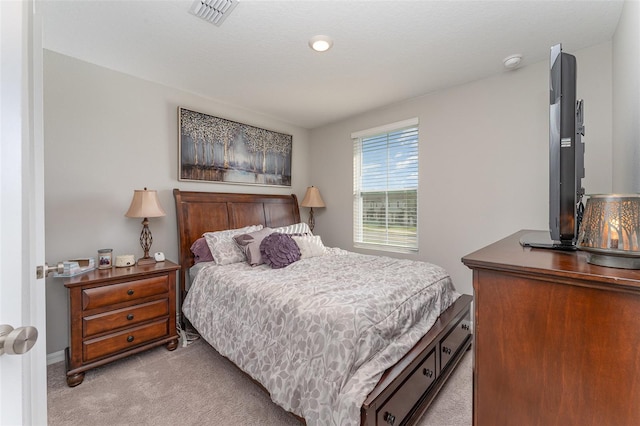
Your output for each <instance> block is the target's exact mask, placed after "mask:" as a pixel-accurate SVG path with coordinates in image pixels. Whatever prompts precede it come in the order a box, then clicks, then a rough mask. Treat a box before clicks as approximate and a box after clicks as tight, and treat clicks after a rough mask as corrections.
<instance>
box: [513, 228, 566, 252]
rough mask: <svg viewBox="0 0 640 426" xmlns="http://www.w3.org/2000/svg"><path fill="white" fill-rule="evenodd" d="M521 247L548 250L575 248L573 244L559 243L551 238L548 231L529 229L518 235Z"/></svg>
mask: <svg viewBox="0 0 640 426" xmlns="http://www.w3.org/2000/svg"><path fill="white" fill-rule="evenodd" d="M520 245H521V246H522V247H531V248H541V249H549V250H567V251H573V250H577V248H576V246H575V245H569V244H560V243H557V242H555V241H553V240H552V239H551V236H550V235H549V231H531V232H528V233H526V234H524V235H523V236H522V237H520Z"/></svg>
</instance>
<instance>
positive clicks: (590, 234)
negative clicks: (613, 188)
mask: <svg viewBox="0 0 640 426" xmlns="http://www.w3.org/2000/svg"><path fill="white" fill-rule="evenodd" d="M639 239H640V194H628V195H627V194H624V195H623V194H611V195H591V196H590V197H589V199H588V200H587V205H586V207H585V210H584V216H583V218H582V224H581V225H580V232H579V234H578V242H577V244H576V245H577V246H578V248H579V249H580V250H584V251H586V252H588V253H589V258H588V260H587V261H588V262H589V263H593V264H595V265H600V266H609V267H612V268H624V269H640V246H639V244H638V243H639Z"/></svg>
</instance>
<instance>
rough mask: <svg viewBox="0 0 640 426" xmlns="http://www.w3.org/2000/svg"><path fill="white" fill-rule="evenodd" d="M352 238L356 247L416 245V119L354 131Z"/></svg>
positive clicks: (400, 249)
mask: <svg viewBox="0 0 640 426" xmlns="http://www.w3.org/2000/svg"><path fill="white" fill-rule="evenodd" d="M351 138H352V139H353V234H354V235H353V239H354V245H355V246H356V247H364V248H374V249H382V250H392V251H398V252H412V251H417V250H418V119H417V118H415V119H411V120H406V121H402V122H399V123H393V124H389V125H387V126H382V127H377V128H375V129H369V130H364V131H361V132H356V133H353V134H352V135H351Z"/></svg>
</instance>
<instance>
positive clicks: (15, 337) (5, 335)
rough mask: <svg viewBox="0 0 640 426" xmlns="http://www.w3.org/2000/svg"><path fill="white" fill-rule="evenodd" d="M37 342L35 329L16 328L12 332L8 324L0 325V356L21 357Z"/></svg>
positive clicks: (27, 327) (28, 327)
mask: <svg viewBox="0 0 640 426" xmlns="http://www.w3.org/2000/svg"><path fill="white" fill-rule="evenodd" d="M36 340H38V330H37V329H36V328H35V327H31V326H26V327H18V328H16V329H15V330H14V328H13V327H11V326H10V325H8V324H0V355H2V354H5V353H6V354H7V355H22V354H23V353H26V352H29V350H30V349H31V348H32V347H33V345H35V343H36Z"/></svg>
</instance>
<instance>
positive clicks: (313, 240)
mask: <svg viewBox="0 0 640 426" xmlns="http://www.w3.org/2000/svg"><path fill="white" fill-rule="evenodd" d="M291 238H293V241H295V242H296V244H297V245H298V247H299V248H300V259H306V258H308V257H315V256H323V255H324V253H325V250H326V248H325V247H324V244H322V239H320V235H304V236H297V235H292V236H291Z"/></svg>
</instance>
